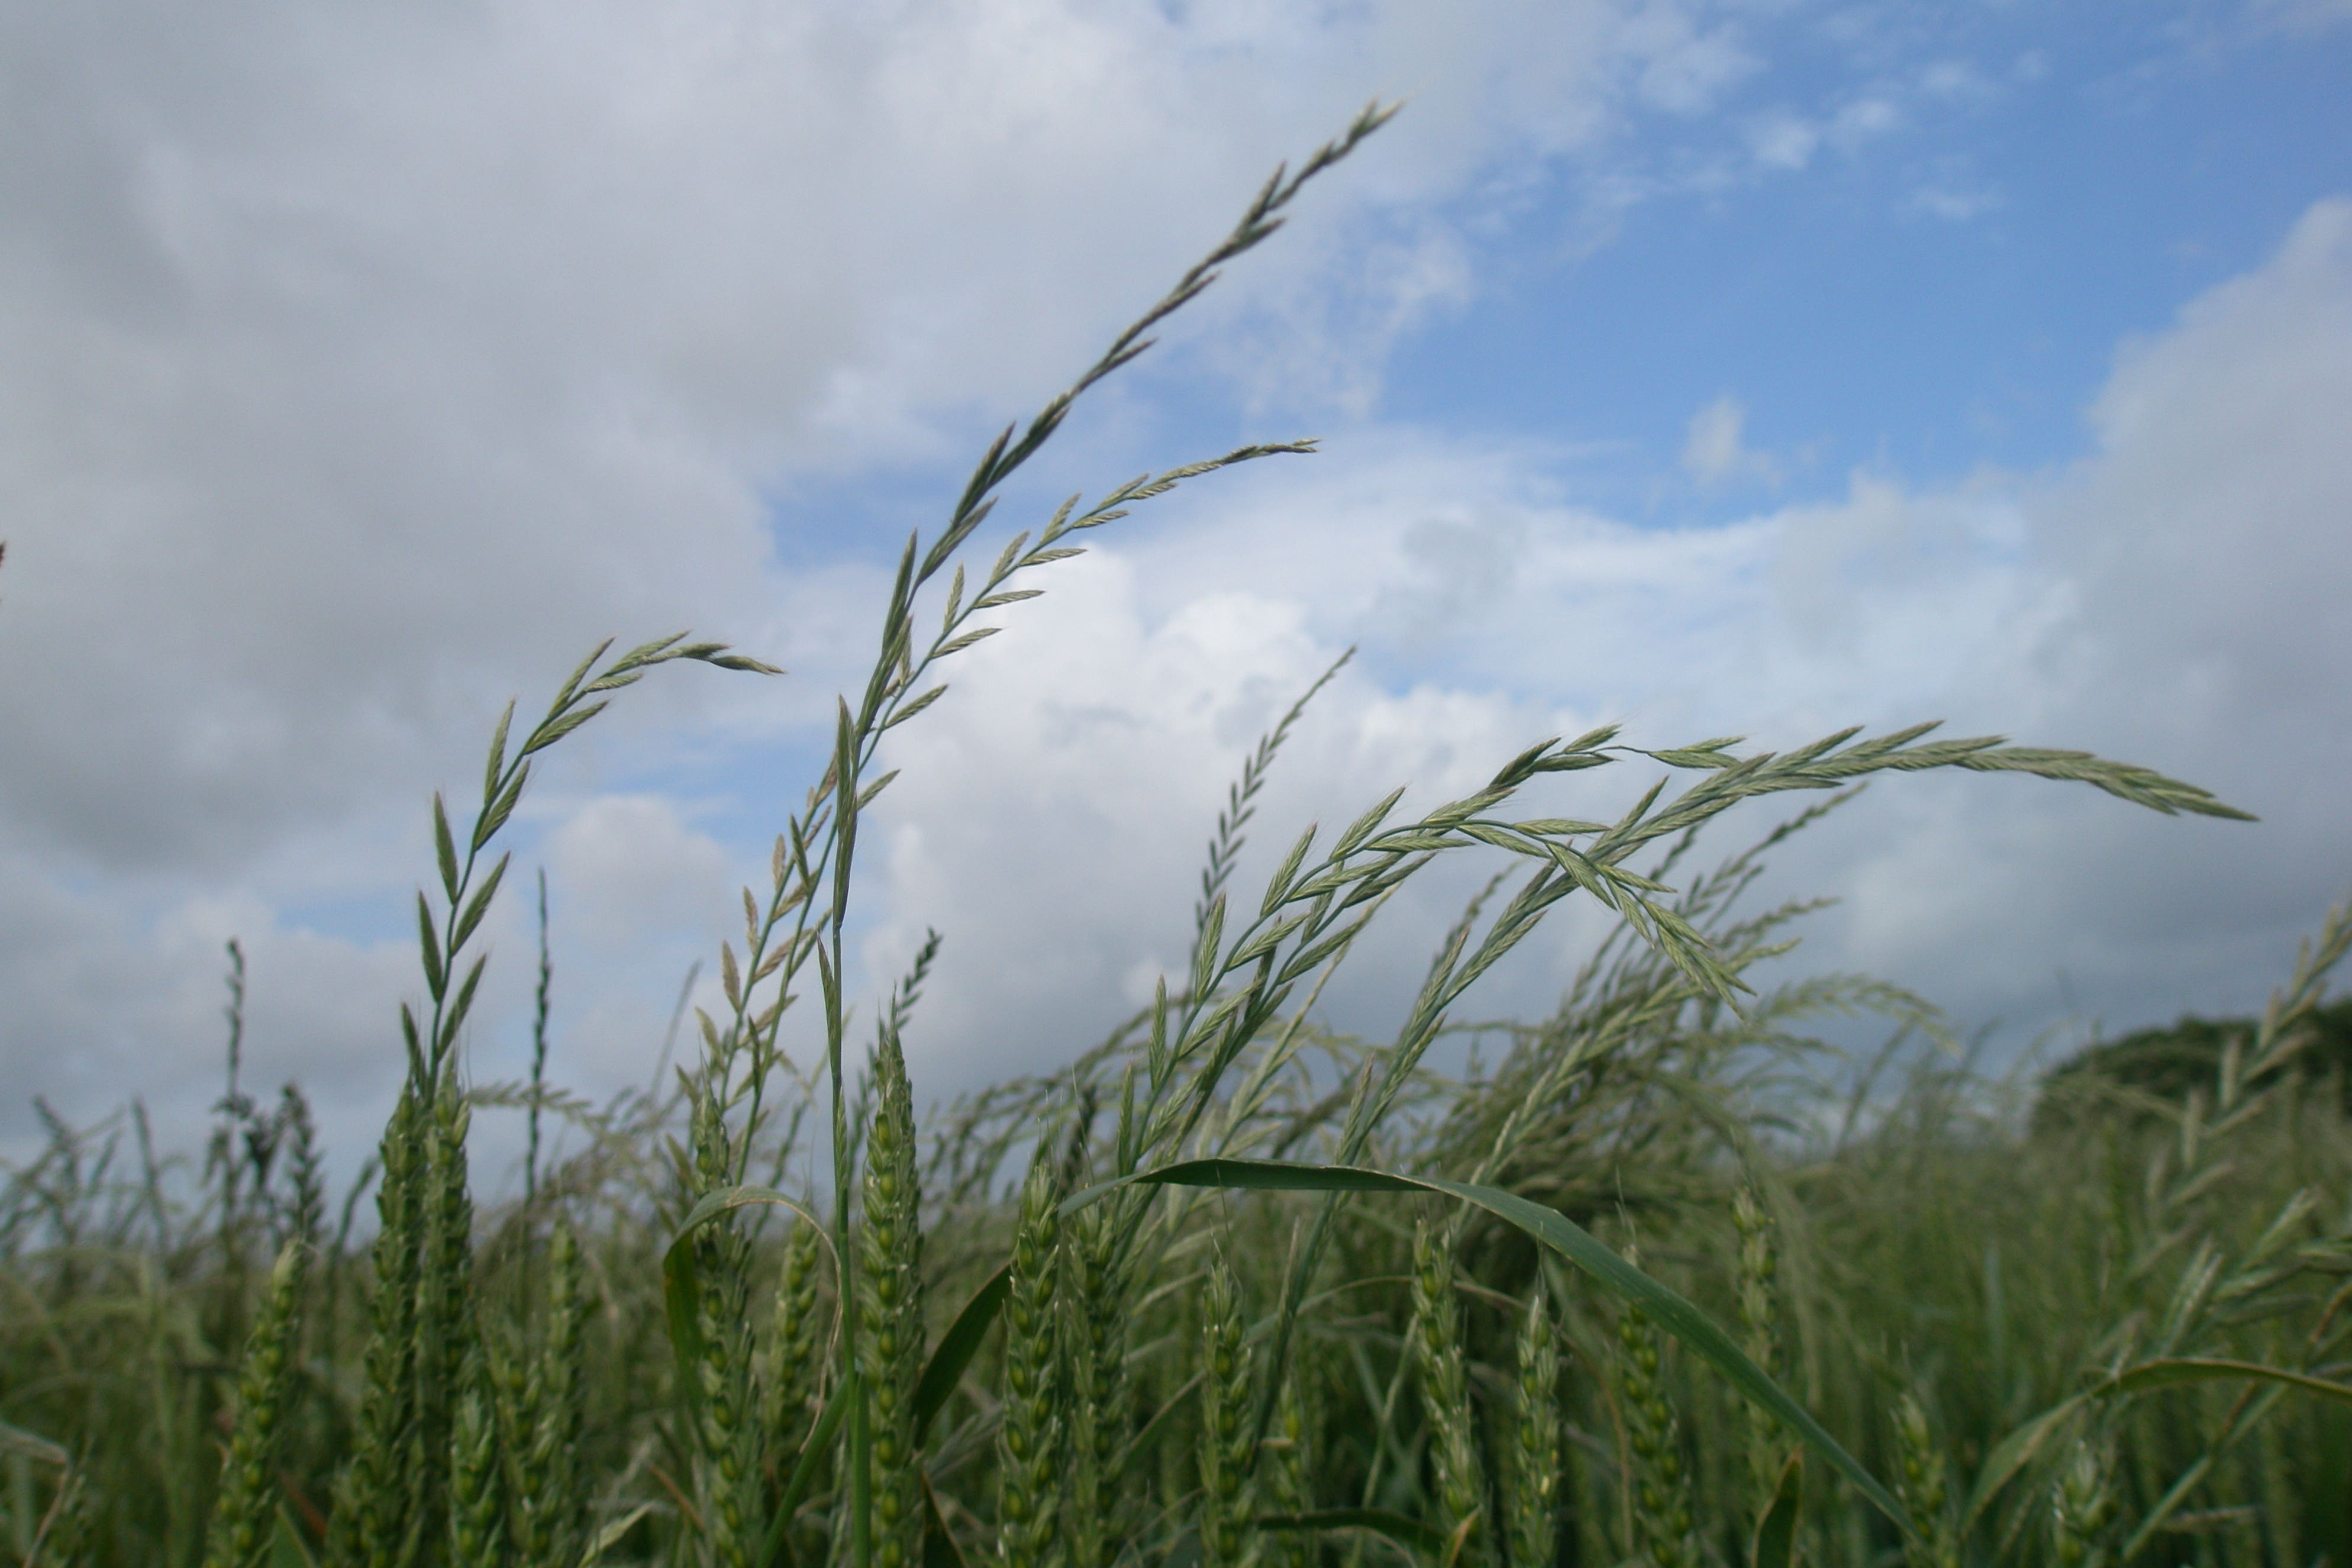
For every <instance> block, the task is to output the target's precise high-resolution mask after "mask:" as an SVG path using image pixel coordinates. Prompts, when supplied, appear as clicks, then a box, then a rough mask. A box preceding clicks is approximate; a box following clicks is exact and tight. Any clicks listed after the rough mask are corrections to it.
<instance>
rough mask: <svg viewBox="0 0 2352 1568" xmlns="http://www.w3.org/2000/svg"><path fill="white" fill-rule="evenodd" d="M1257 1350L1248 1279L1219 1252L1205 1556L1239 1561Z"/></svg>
mask: <svg viewBox="0 0 2352 1568" xmlns="http://www.w3.org/2000/svg"><path fill="white" fill-rule="evenodd" d="M1249 1405H1250V1353H1249V1347H1248V1346H1247V1345H1245V1344H1244V1343H1243V1342H1242V1307H1241V1286H1240V1284H1239V1283H1238V1282H1237V1281H1236V1280H1235V1279H1234V1273H1233V1269H1232V1268H1230V1267H1229V1266H1228V1265H1227V1264H1226V1262H1225V1259H1224V1256H1223V1253H1220V1254H1219V1255H1218V1256H1217V1258H1216V1260H1215V1262H1214V1263H1213V1264H1212V1265H1211V1267H1210V1269H1209V1284H1208V1289H1206V1290H1205V1291H1203V1292H1202V1300H1201V1561H1202V1563H1205V1564H1206V1565H1207V1568H1238V1565H1239V1564H1240V1563H1241V1562H1242V1552H1243V1548H1244V1544H1245V1543H1246V1540H1245V1538H1246V1531H1247V1527H1248V1523H1249V1491H1250V1485H1249V1480H1250V1458H1251V1454H1252V1451H1253V1450H1254V1449H1255V1447H1256V1445H1255V1443H1254V1442H1253V1441H1252V1435H1251V1431H1250V1409H1249Z"/></svg>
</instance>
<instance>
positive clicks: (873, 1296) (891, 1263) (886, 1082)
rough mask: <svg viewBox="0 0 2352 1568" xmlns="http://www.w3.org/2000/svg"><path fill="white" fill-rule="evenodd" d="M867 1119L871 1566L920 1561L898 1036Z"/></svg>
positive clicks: (915, 1372)
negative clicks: (871, 1117)
mask: <svg viewBox="0 0 2352 1568" xmlns="http://www.w3.org/2000/svg"><path fill="white" fill-rule="evenodd" d="M875 1070H876V1079H877V1089H879V1093H878V1094H877V1097H876V1103H875V1109H874V1121H873V1126H872V1129H871V1131H869V1132H868V1133H867V1134H866V1194H865V1196H866V1246H865V1247H864V1249H863V1250H862V1251H860V1253H859V1254H858V1265H859V1268H860V1271H861V1272H862V1273H863V1274H864V1276H865V1279H864V1280H863V1286H864V1288H863V1289H861V1290H860V1292H859V1297H858V1304H857V1306H858V1311H859V1313H860V1315H861V1316H862V1318H863V1320H864V1321H862V1322H861V1323H860V1325H859V1327H860V1328H861V1329H862V1330H863V1333H862V1334H861V1335H860V1336H859V1339H858V1354H859V1357H860V1360H861V1363H862V1364H861V1371H862V1372H863V1373H864V1376H865V1380H866V1389H867V1391H868V1394H869V1397H870V1398H871V1399H872V1401H873V1411H874V1415H873V1438H874V1562H875V1564H876V1568H916V1564H918V1563H920V1562H921V1561H922V1552H923V1512H922V1488H921V1474H920V1472H919V1469H918V1468H917V1463H916V1457H915V1389H916V1385H917V1384H919V1383H920V1382H921V1381H922V1376H923V1359H924V1344H923V1292H922V1255H923V1236H922V1230H921V1226H920V1223H919V1210H920V1207H921V1194H920V1191H919V1187H918V1185H917V1181H916V1170H915V1105H914V1094H913V1090H912V1089H911V1088H910V1087H909V1085H908V1081H907V1060H906V1057H905V1055H904V1054H903V1053H902V1052H901V1050H900V1049H899V1045H898V1031H897V1030H895V1029H889V1028H886V1029H884V1030H883V1031H882V1037H881V1041H880V1044H879V1046H878V1047H877V1050H876V1052H875Z"/></svg>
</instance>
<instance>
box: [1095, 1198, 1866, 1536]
mask: <svg viewBox="0 0 2352 1568" xmlns="http://www.w3.org/2000/svg"><path fill="white" fill-rule="evenodd" d="M1135 1182H1141V1183H1149V1184H1154V1185H1168V1186H1186V1187H1236V1188H1244V1189H1249V1190H1253V1191H1259V1192H1293V1193H1297V1192H1309V1193H1410V1192H1425V1193H1443V1194H1446V1195H1447V1196H1449V1197H1454V1198H1459V1199H1461V1200H1462V1201H1463V1202H1465V1203H1467V1204H1474V1205H1477V1206H1478V1207H1479V1208H1482V1209H1485V1210H1486V1212H1487V1213H1489V1214H1491V1215H1495V1216H1496V1218H1498V1219H1503V1220H1507V1221H1509V1222H1510V1223H1511V1224H1512V1225H1515V1226H1518V1227H1519V1229H1521V1230H1523V1231H1525V1232H1526V1233H1527V1234H1528V1235H1529V1236H1530V1237H1534V1238H1535V1239H1536V1240H1538V1241H1539V1242H1541V1243H1542V1244H1543V1245H1544V1246H1546V1247H1549V1248H1551V1249H1552V1250H1553V1251H1554V1252H1557V1253H1558V1254H1559V1256H1560V1257H1562V1258H1566V1259H1568V1261H1569V1262H1570V1263H1573V1264H1574V1265H1576V1266H1577V1267H1578V1268H1580V1269H1582V1270H1584V1272H1585V1273H1587V1274H1589V1275H1591V1276H1592V1278H1593V1279H1597V1280H1599V1281H1600V1282H1601V1284H1602V1285H1603V1286H1605V1287H1607V1288H1608V1289H1610V1290H1612V1291H1613V1292H1615V1293H1616V1294H1617V1295H1618V1296H1620V1297H1622V1298H1623V1299H1624V1300H1628V1301H1631V1302H1633V1303H1634V1304H1635V1305H1637V1306H1639V1307H1640V1308H1641V1309H1642V1310H1643V1311H1645V1312H1647V1313H1648V1314H1649V1315H1650V1318H1651V1320H1652V1321H1654V1322H1655V1323H1656V1324H1657V1325H1658V1327H1659V1328H1661V1329H1664V1331H1666V1332H1668V1333H1670V1334H1672V1335H1674V1336H1675V1338H1676V1339H1678V1340H1680V1341H1681V1342H1683V1343H1684V1344H1685V1345H1687V1346H1689V1347H1690V1348H1691V1350H1692V1351H1694V1352H1696V1353H1697V1354H1698V1355H1700V1356H1701V1357H1703V1358H1705V1359H1706V1361H1707V1362H1708V1363H1710V1364H1711V1365H1713V1366H1714V1367H1715V1368H1716V1370H1717V1371H1718V1372H1720V1373H1723V1375H1724V1376H1725V1377H1726V1378H1727V1379H1728V1380H1729V1381H1730V1383H1731V1385H1732V1386H1733V1387H1734V1388H1736V1389H1738V1391H1739V1392H1740V1394H1742V1395H1744V1396H1745V1397H1747V1398H1748V1399H1749V1400H1751V1401H1753V1402H1754V1403H1755V1404H1757V1405H1760V1406H1762V1407H1763V1408H1764V1409H1765V1410H1767V1411H1769V1412H1770V1414H1771V1415H1773V1416H1774V1418H1776V1419H1777V1420H1779V1421H1780V1424H1781V1425H1782V1426H1786V1427H1787V1428H1788V1429H1789V1430H1790V1431H1791V1432H1793V1433H1795V1434H1796V1435H1797V1436H1801V1437H1802V1438H1803V1439H1804V1440H1805V1441H1806V1442H1808V1443H1810V1444H1811V1445H1812V1446H1813V1447H1815V1448H1816V1449H1818V1450H1820V1452H1821V1455H1822V1458H1824V1459H1827V1460H1828V1461H1829V1462H1830V1464H1831V1465H1832V1466H1833V1467H1834V1468H1836V1469H1837V1470H1838V1472H1839V1473H1840V1474H1841V1475H1843V1476H1844V1477H1845V1478H1846V1479H1848V1480H1850V1481H1852V1482H1853V1485H1854V1489H1855V1490H1857V1491H1859V1492H1861V1493H1862V1495H1863V1496H1864V1497H1865V1498H1867V1499H1869V1500H1870V1503H1871V1506H1873V1507H1874V1508H1876V1509H1877V1510H1879V1511H1880V1512H1882V1513H1884V1514H1885V1515H1886V1517H1887V1518H1889V1519H1891V1520H1893V1521H1895V1525H1896V1527H1897V1528H1898V1529H1900V1530H1902V1531H1904V1533H1905V1535H1906V1537H1907V1536H1908V1535H1909V1532H1910V1528H1911V1526H1910V1521H1909V1519H1908V1518H1907V1516H1906V1514H1905V1512H1904V1510H1903V1506H1902V1504H1900V1503H1898V1502H1896V1501H1895V1497H1894V1494H1893V1493H1891V1492H1889V1491H1888V1490H1887V1489H1885V1486H1883V1485H1881V1484H1880V1482H1879V1480H1878V1478H1877V1477H1875V1476H1874V1475H1872V1474H1871V1473H1870V1471H1869V1469H1868V1468H1865V1467H1864V1465H1863V1463H1862V1461H1861V1460H1859V1459H1857V1458H1854V1457H1853V1455H1852V1454H1849V1453H1847V1452H1846V1451H1845V1448H1844V1447H1843V1446H1842V1445H1841V1444H1840V1443H1839V1442H1838V1440H1837V1439H1836V1438H1835V1437H1832V1436H1830V1434H1829V1431H1828V1429H1827V1428H1825V1427H1823V1426H1822V1424H1821V1423H1820V1422H1819V1421H1816V1420H1815V1419H1813V1416H1812V1413H1811V1412H1810V1411H1808V1410H1807V1409H1806V1408H1805V1407H1804V1406H1803V1405H1800V1404H1798V1403H1797V1402H1796V1401H1795V1400H1794V1399H1792V1398H1790V1396H1789V1394H1787V1393H1786V1392H1784V1391H1783V1390H1782V1389H1781V1387H1780V1384H1777V1383H1775V1382H1773V1381H1772V1379H1771V1377H1770V1376H1769V1374H1768V1373H1766V1372H1765V1371H1764V1369H1763V1368H1761V1367H1759V1366H1758V1365H1757V1364H1756V1363H1754V1362H1752V1361H1750V1360H1748V1355H1747V1352H1744V1351H1742V1350H1741V1349H1740V1348H1739V1346H1738V1342H1735V1341H1734V1340H1733V1339H1732V1337H1731V1336H1730V1335H1729V1334H1727V1333H1725V1332H1724V1331H1723V1330H1722V1329H1721V1328H1719V1327H1717V1324H1716V1322H1715V1320H1714V1319H1712V1318H1710V1317H1708V1316H1707V1315H1706V1313H1705V1312H1702V1311H1700V1310H1698V1309H1697V1308H1696V1307H1695V1306H1693V1305H1692V1304H1691V1303H1690V1302H1688V1301H1686V1300H1684V1299H1683V1298H1682V1297H1681V1296H1680V1295H1678V1294H1676V1293H1675V1291H1673V1290H1671V1289H1667V1288H1666V1287H1665V1286H1664V1285H1662V1284H1660V1283H1659V1282H1658V1281H1657V1280H1655V1279H1651V1278H1650V1277H1649V1276H1648V1275H1647V1274H1644V1273H1643V1272H1642V1271H1641V1270H1640V1269H1638V1268H1634V1267H1633V1265H1632V1264H1630V1263H1628V1262H1626V1261H1625V1260H1624V1259H1623V1258H1620V1257H1619V1256H1618V1255H1617V1254H1616V1253H1615V1252H1614V1251H1612V1249H1611V1248H1610V1247H1607V1246H1605V1245H1603V1244H1602V1243H1601V1240H1600V1239H1599V1238H1598V1237H1594V1236H1593V1235H1592V1234H1591V1232H1590V1231H1588V1230H1586V1229H1585V1228H1584V1227H1583V1226H1580V1225H1578V1224H1577V1223H1576V1222H1575V1221H1574V1220H1571V1219H1570V1218H1569V1217H1568V1216H1567V1215H1563V1214H1559V1213H1556V1212H1555V1211H1553V1210H1551V1209H1548V1208H1546V1207H1544V1206H1543V1205H1541V1204H1537V1203H1530V1202H1528V1200H1527V1199H1526V1198H1523V1197H1520V1196H1518V1195H1517V1194H1514V1193H1507V1192H1504V1191H1502V1190H1501V1189H1500V1188H1497V1187H1483V1186H1478V1185H1476V1184H1473V1183H1469V1182H1452V1181H1447V1180H1445V1179H1444V1177H1440V1176H1408V1175H1402V1174H1399V1173H1395V1172H1391V1171H1375V1170H1369V1169H1366V1168H1364V1167H1362V1166H1357V1165H1313V1164H1302V1163H1294V1162H1289V1161H1282V1160H1232V1159H1226V1160H1187V1161H1183V1162H1181V1163H1177V1164H1173V1165H1163V1166H1160V1168H1159V1169H1157V1170H1151V1171H1143V1172H1139V1173H1137V1174H1135V1175H1133V1176H1127V1177H1122V1178H1120V1179H1119V1180H1118V1181H1114V1182H1105V1183H1101V1184H1097V1185H1096V1186H1092V1187H1089V1188H1087V1190H1086V1191H1084V1192H1082V1193H1079V1194H1076V1195H1075V1196H1074V1197H1072V1198H1070V1199H1069V1200H1068V1201H1066V1203H1065V1204H1064V1205H1062V1207H1063V1212H1065V1213H1073V1212H1075V1211H1076V1210H1077V1209H1079V1208H1082V1207H1084V1206H1085V1205H1087V1204H1088V1203H1090V1202H1092V1201H1093V1200H1094V1199H1095V1198H1097V1197H1099V1196H1101V1195H1102V1194H1105V1193H1107V1192H1108V1191H1110V1190H1111V1189H1112V1188H1114V1187H1119V1186H1124V1185H1127V1184H1129V1183H1135Z"/></svg>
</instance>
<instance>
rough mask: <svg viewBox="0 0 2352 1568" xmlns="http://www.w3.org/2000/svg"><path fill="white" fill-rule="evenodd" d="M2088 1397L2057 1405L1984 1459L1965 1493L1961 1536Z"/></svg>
mask: <svg viewBox="0 0 2352 1568" xmlns="http://www.w3.org/2000/svg"><path fill="white" fill-rule="evenodd" d="M2089 1397H2090V1395H2088V1394H2075V1395H2074V1396H2073V1397H2072V1398H2069V1399H2063V1400H2061V1401H2059V1402H2058V1403H2057V1404H2055V1405H2052V1406H2051V1407H2050V1408H2049V1409H2047V1410H2045V1411H2043V1412H2042V1414H2041V1415H2036V1416H2035V1417H2033V1419H2032V1420H2031V1421H2028V1422H2027V1423H2026V1424H2025V1425H2024V1426H2020V1427H2019V1428H2017V1430H2015V1431H2014V1432H2011V1434H2010V1435H2009V1436H2006V1437H2003V1438H2002V1439H2001V1440H2000V1443H1999V1444H1997V1445H1996V1446H1995V1447H1994V1448H1993V1451H1992V1452H1991V1453H1990V1454H1988V1455H1986V1456H1985V1462H1984V1466H1983V1468H1981V1469H1979V1470H1978V1471H1977V1484H1976V1486H1975V1488H1974V1489H1972V1490H1971V1491H1970V1492H1969V1506H1968V1507H1967V1508H1966V1509H1965V1510H1962V1511H1961V1513H1960V1530H1961V1531H1962V1532H1963V1533H1965V1532H1966V1531H1968V1530H1969V1527H1970V1526H1972V1525H1974V1524H1975V1523H1976V1521H1977V1516H1978V1515H1979V1514H1980V1513H1982V1512H1983V1511H1984V1510H1985V1509H1986V1507H1987V1506H1988V1505H1989V1504H1990V1503H1991V1501H1992V1500H1993V1495H1994V1494H1995V1493H1997V1492H1999V1491H2000V1489H2001V1488H2003V1487H2005V1486H2007V1485H2008V1484H2009V1483H2010V1480H2011V1478H2013V1477H2014V1476H2015V1475H2016V1474H2017V1472H2018V1471H2020V1470H2021V1469H2023V1468H2025V1467H2026V1466H2028V1465H2030V1464H2032V1462H2033V1458H2034V1456H2035V1455H2037V1454H2039V1453H2040V1452H2042V1445H2043V1444H2045V1443H2047V1442H2049V1440H2050V1437H2051V1434H2053V1432H2055V1431H2057V1429H2058V1428H2059V1427H2060V1426H2063V1424H2064V1423H2065V1421H2066V1419H2067V1418H2068V1417H2069V1416H2071V1415H2074V1413H2075V1412H2076V1411H2077V1410H2080V1409H2081V1408H2082V1407H2083V1405H2084V1401H2086V1400H2087V1399H2088V1398H2089Z"/></svg>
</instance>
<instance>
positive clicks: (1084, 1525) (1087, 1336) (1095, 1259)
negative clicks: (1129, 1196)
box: [1065, 1204, 1132, 1568]
mask: <svg viewBox="0 0 2352 1568" xmlns="http://www.w3.org/2000/svg"><path fill="white" fill-rule="evenodd" d="M1111 1215H1112V1211H1111V1207H1110V1205H1108V1204H1096V1205H1093V1206H1091V1207H1089V1208H1086V1209H1082V1210H1080V1211H1079V1213H1078V1215H1077V1217H1076V1219H1075V1220H1074V1221H1073V1222H1072V1223H1071V1226H1070V1230H1071V1235H1070V1237H1069V1239H1068V1241H1067V1242H1066V1252H1067V1254H1068V1260H1069V1273H1070V1278H1071V1286H1072V1291H1071V1301H1070V1313H1069V1319H1068V1323H1067V1327H1068V1331H1069V1352H1070V1353H1069V1375H1070V1378H1071V1380H1072V1384H1073V1386H1072V1389H1071V1397H1070V1408H1071V1411H1072V1413H1073V1425H1074V1428H1075V1429H1074V1430H1073V1432H1072V1433H1071V1444H1072V1449H1073V1452H1072V1456H1071V1458H1072V1459H1073V1465H1072V1481H1071V1488H1070V1495H1071V1500H1072V1501H1071V1508H1070V1515H1069V1518H1068V1519H1067V1520H1066V1521H1065V1522H1066V1526H1067V1530H1068V1534H1069V1539H1070V1558H1071V1561H1072V1562H1073V1563H1075V1564H1076V1568H1110V1563H1112V1561H1113V1560H1114V1559H1115V1558H1116V1557H1117V1556H1118V1545H1119V1534H1118V1521H1119V1518H1120V1516H1121V1514H1122V1511H1123V1510H1122V1507H1121V1504H1122V1501H1123V1494H1122V1492H1121V1489H1120V1487H1119V1479H1120V1478H1119V1459H1120V1455H1121V1449H1122V1447H1123V1446H1124V1445H1125V1443H1126V1441H1127V1437H1128V1434H1129V1430H1130V1424H1129V1406H1130V1403H1131V1399H1132V1391H1131V1388H1130V1385H1129V1382H1128V1376H1127V1343H1128V1332H1127V1300H1126V1297H1127V1291H1126V1289H1125V1287H1124V1274H1123V1270H1122V1268H1121V1265H1120V1262H1119V1258H1118V1230H1117V1227H1116V1226H1114V1224H1113V1223H1112V1218H1111Z"/></svg>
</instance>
